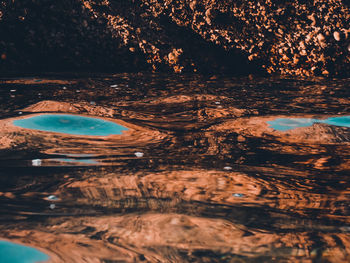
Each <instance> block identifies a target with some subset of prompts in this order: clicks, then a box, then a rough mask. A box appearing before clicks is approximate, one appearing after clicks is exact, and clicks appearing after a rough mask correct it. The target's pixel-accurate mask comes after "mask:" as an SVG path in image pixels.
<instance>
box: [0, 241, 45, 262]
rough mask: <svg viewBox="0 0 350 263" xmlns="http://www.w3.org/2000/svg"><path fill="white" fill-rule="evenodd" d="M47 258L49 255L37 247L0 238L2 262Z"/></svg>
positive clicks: (33, 260)
mask: <svg viewBox="0 0 350 263" xmlns="http://www.w3.org/2000/svg"><path fill="white" fill-rule="evenodd" d="M47 260H49V256H48V255H46V254H44V253H42V252H40V251H39V250H37V249H35V248H32V247H27V246H23V245H19V244H15V243H12V242H8V241H4V240H0V262H1V263H35V262H44V261H47Z"/></svg>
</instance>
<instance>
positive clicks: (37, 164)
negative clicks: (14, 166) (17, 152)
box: [32, 159, 41, 166]
mask: <svg viewBox="0 0 350 263" xmlns="http://www.w3.org/2000/svg"><path fill="white" fill-rule="evenodd" d="M32 165H33V166H41V160H40V159H34V160H32Z"/></svg>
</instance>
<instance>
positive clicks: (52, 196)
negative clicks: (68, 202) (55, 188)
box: [47, 195, 58, 201]
mask: <svg viewBox="0 0 350 263" xmlns="http://www.w3.org/2000/svg"><path fill="white" fill-rule="evenodd" d="M47 199H48V200H50V201H57V200H58V197H57V196H55V195H49V196H48V197H47Z"/></svg>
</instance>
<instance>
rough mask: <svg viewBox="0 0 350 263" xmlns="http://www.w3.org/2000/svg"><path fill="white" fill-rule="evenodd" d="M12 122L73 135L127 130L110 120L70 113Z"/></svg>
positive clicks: (101, 133)
mask: <svg viewBox="0 0 350 263" xmlns="http://www.w3.org/2000/svg"><path fill="white" fill-rule="evenodd" d="M13 124H14V125H16V126H19V127H22V128H26V129H33V130H40V131H47V132H58V133H66V134H73V135H94V136H108V135H112V134H122V131H125V130H127V128H126V127H124V126H122V125H119V124H117V123H114V122H111V121H106V120H102V119H98V118H91V117H84V116H79V115H72V114H41V115H36V116H33V117H28V118H25V119H20V120H15V121H13Z"/></svg>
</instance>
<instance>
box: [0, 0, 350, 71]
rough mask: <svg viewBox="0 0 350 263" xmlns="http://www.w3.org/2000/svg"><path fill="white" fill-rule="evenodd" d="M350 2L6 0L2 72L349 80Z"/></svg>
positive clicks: (0, 20) (1, 21) (0, 6)
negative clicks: (159, 74) (198, 75)
mask: <svg viewBox="0 0 350 263" xmlns="http://www.w3.org/2000/svg"><path fill="white" fill-rule="evenodd" d="M349 22H350V9H349V6H348V3H347V2H346V1H345V0H314V1H311V0H298V1H288V0H286V1H277V0H267V1H258V0H255V1H241V0H239V1H233V0H223V1H212V0H211V1H209V0H203V1H197V0H192V1H190V0H124V1H119V0H61V1H48V0H28V1H18V0H12V1H0V72H1V73H3V74H4V73H8V72H29V71H31V72H33V71H34V72H35V71H70V70H74V71H104V72H105V71H114V72H116V71H118V72H137V71H154V72H176V73H186V72H199V73H231V74H232V73H234V74H277V75H290V76H341V77H346V76H349V69H350V27H349V24H350V23H349Z"/></svg>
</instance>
